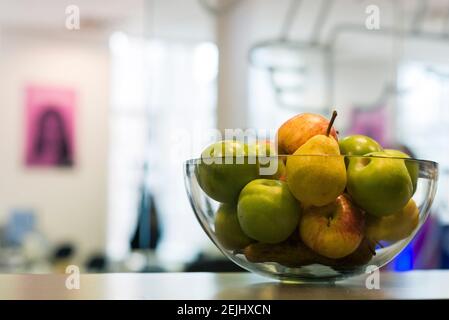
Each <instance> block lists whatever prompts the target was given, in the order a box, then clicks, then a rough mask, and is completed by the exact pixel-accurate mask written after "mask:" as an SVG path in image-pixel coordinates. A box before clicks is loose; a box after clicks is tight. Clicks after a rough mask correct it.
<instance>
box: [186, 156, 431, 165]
mask: <svg viewBox="0 0 449 320" xmlns="http://www.w3.org/2000/svg"><path fill="white" fill-rule="evenodd" d="M279 157H280V158H289V157H329V158H330V157H332V158H333V157H343V158H361V159H373V158H375V159H392V160H406V161H408V162H416V163H422V164H427V165H431V166H433V167H435V168H438V166H439V164H438V162H436V161H433V160H426V159H418V158H401V157H387V156H379V155H370V156H367V155H363V156H359V155H329V154H298V155H295V154H276V155H256V156H254V155H244V156H240V155H239V156H218V157H200V158H191V159H188V160H186V161H185V162H184V164H186V165H194V164H198V163H200V162H202V161H203V160H212V159H226V158H227V159H229V158H233V159H234V158H235V159H237V158H238V159H242V158H263V159H268V158H273V159H275V158H279ZM225 164H226V163H225Z"/></svg>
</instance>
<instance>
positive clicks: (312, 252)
mask: <svg viewBox="0 0 449 320" xmlns="http://www.w3.org/2000/svg"><path fill="white" fill-rule="evenodd" d="M335 117H336V112H335V111H334V113H333V115H332V118H331V120H330V121H329V120H328V119H326V118H324V117H322V116H320V115H316V114H310V113H305V114H300V115H297V116H295V117H293V118H291V119H290V120H288V121H287V122H285V123H284V124H283V125H282V126H281V127H280V128H279V130H278V132H277V141H278V150H274V147H273V144H272V143H271V142H264V143H260V142H259V143H255V144H253V145H251V144H246V143H243V142H239V141H235V140H232V141H231V140H228V141H226V140H225V141H221V142H218V143H215V144H213V145H211V146H209V147H208V148H206V149H205V150H204V151H203V153H202V155H201V160H202V161H200V163H199V164H198V166H197V168H196V177H197V180H198V183H199V185H200V186H201V188H202V190H203V191H204V192H205V193H206V194H207V195H208V196H209V197H210V198H212V199H214V200H216V201H218V202H220V203H221V204H220V206H219V208H218V210H217V212H216V214H215V235H216V239H217V240H218V241H219V242H220V244H221V245H222V246H223V247H224V248H226V249H228V250H233V251H234V253H235V254H243V255H245V257H246V259H247V260H248V261H251V262H260V263H262V262H276V263H279V264H281V265H283V266H286V267H301V266H305V265H309V264H314V263H319V264H323V265H327V266H331V267H333V268H335V269H341V270H343V269H344V268H348V267H355V266H361V265H364V264H366V263H368V262H369V261H370V260H371V258H372V257H373V255H375V254H376V253H375V248H376V246H379V245H380V246H382V245H388V243H392V242H396V241H399V240H401V239H404V238H407V237H408V236H410V235H411V234H412V233H413V232H414V230H416V228H417V226H418V222H419V211H418V208H417V206H416V204H415V202H414V201H413V199H412V196H413V194H414V192H415V190H416V186H417V180H418V171H419V165H418V163H417V162H415V161H413V160H410V159H409V158H410V157H409V156H408V155H407V154H405V153H403V152H401V151H398V150H388V149H383V148H382V147H381V146H380V145H379V143H377V142H376V141H375V140H373V139H371V138H370V137H367V136H362V135H353V136H348V137H346V138H344V139H341V140H340V141H338V137H337V131H336V130H335V129H334V128H333V122H334V120H335ZM225 155H226V157H227V156H229V155H232V156H233V159H232V160H233V161H231V162H229V163H228V162H227V161H226V160H227V159H225ZM261 156H268V157H269V159H273V161H274V160H276V170H275V173H274V174H273V175H270V176H261V173H260V172H261V170H260V169H261V166H262V164H261V161H255V162H254V161H253V162H250V161H248V159H249V158H250V157H256V158H257V157H261ZM362 156H363V157H362ZM241 158H243V161H240V162H239V161H237V159H241ZM217 159H220V160H221V161H216V160H217ZM407 159H409V160H407ZM211 160H214V161H211ZM265 165H266V163H265Z"/></svg>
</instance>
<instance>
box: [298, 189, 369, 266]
mask: <svg viewBox="0 0 449 320" xmlns="http://www.w3.org/2000/svg"><path fill="white" fill-rule="evenodd" d="M364 227H365V216H364V214H363V213H362V212H361V211H360V210H359V209H358V208H357V207H355V206H354V205H353V204H352V203H351V202H350V200H349V198H348V197H347V196H346V195H340V196H339V197H338V198H337V199H336V200H335V201H334V202H332V203H330V204H328V205H326V206H323V207H309V208H307V209H306V210H305V211H304V214H303V217H302V219H301V222H300V226H299V233H300V236H301V239H302V241H303V242H304V243H305V244H306V245H307V246H308V247H309V248H310V249H312V250H313V251H315V252H316V253H318V254H320V255H322V256H324V257H327V258H332V259H339V258H343V257H346V256H348V255H350V254H351V253H353V252H354V251H355V250H356V249H357V248H358V247H359V245H360V243H361V241H362V239H363V231H364Z"/></svg>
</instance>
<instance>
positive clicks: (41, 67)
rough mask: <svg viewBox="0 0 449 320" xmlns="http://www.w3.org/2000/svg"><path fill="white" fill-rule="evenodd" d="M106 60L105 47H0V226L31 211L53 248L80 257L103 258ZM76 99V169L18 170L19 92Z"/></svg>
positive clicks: (41, 41)
mask: <svg viewBox="0 0 449 320" xmlns="http://www.w3.org/2000/svg"><path fill="white" fill-rule="evenodd" d="M108 83H109V57H108V48H107V46H106V43H105V44H103V45H99V44H98V43H97V44H90V43H84V42H82V41H80V40H79V39H78V40H75V41H73V40H72V41H69V39H65V40H63V39H59V40H58V39H57V38H48V39H46V38H41V37H40V36H39V35H36V34H32V35H25V34H19V33H16V34H14V33H12V32H3V33H2V34H1V42H0V155H1V157H0V223H3V222H4V221H5V219H7V217H8V214H9V212H10V210H11V209H13V208H24V207H25V208H33V209H35V210H36V213H37V216H38V226H39V228H40V230H41V231H42V232H43V233H44V235H45V236H47V237H48V238H49V240H50V241H51V242H52V243H56V242H58V241H64V240H69V241H73V242H75V244H76V246H77V248H78V249H79V253H80V257H83V258H84V257H85V255H86V254H89V253H91V252H92V251H96V250H103V247H104V244H105V237H106V236H105V225H106V210H107V205H106V204H107V202H106V196H107V191H106V186H107V181H106V178H107V138H108V132H107V124H108V95H109V92H108ZM28 84H38V85H39V84H41V85H56V86H60V85H61V86H66V87H71V88H74V89H75V90H76V92H77V100H78V103H77V110H76V120H75V121H76V124H77V126H76V129H77V132H76V141H77V148H76V149H77V152H76V167H75V168H73V169H69V170H67V169H66V170H58V169H44V170H43V169H27V168H25V167H24V165H23V144H24V139H23V135H24V98H25V96H24V88H25V87H26V86H27V85H28Z"/></svg>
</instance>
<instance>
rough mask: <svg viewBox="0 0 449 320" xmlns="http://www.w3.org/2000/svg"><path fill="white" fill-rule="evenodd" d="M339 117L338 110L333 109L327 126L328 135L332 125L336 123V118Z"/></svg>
mask: <svg viewBox="0 0 449 320" xmlns="http://www.w3.org/2000/svg"><path fill="white" fill-rule="evenodd" d="M336 117H337V110H334V111H332V117H331V120H330V121H329V125H328V126H327V130H326V136H328V137H329V134H330V133H331V129H332V126H333V125H334V121H335V118H336Z"/></svg>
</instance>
